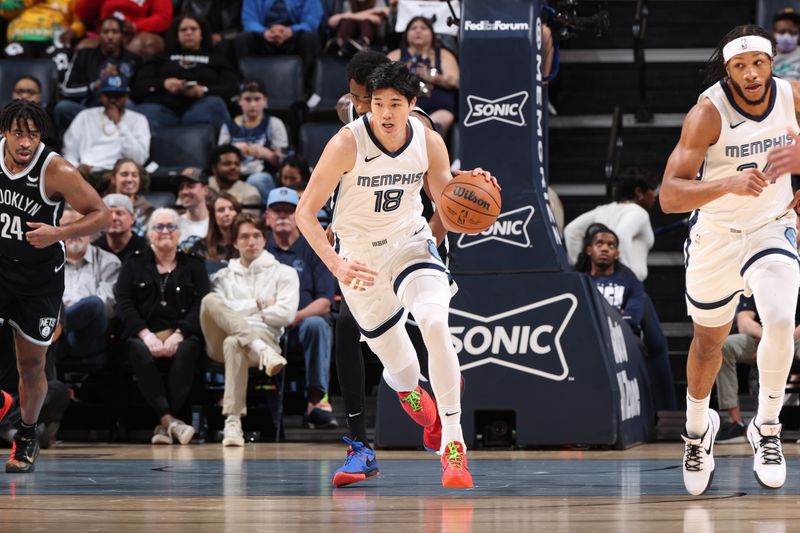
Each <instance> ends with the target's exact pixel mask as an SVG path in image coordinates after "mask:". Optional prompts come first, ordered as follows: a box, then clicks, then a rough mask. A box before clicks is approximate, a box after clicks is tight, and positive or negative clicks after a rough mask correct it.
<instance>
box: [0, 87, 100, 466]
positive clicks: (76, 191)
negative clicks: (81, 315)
mask: <svg viewBox="0 0 800 533" xmlns="http://www.w3.org/2000/svg"><path fill="white" fill-rule="evenodd" d="M51 131H52V126H51V125H50V119H49V118H48V117H47V115H46V114H45V112H44V111H43V110H42V109H41V108H40V107H39V106H38V105H36V104H33V103H30V102H24V101H22V100H15V101H13V102H11V103H10V104H8V105H7V106H6V107H5V108H4V109H3V112H2V115H0V133H2V135H3V139H2V140H0V151H2V154H3V155H2V159H0V323H8V324H10V325H11V326H12V327H13V328H14V342H15V346H16V352H17V368H18V369H19V401H20V411H21V415H22V416H21V423H20V425H19V427H18V431H17V433H16V435H15V436H14V445H13V448H12V450H11V457H10V458H9V459H8V463H6V472H32V471H33V467H34V461H35V460H36V457H37V455H38V454H39V443H38V441H37V438H36V423H37V421H38V419H39V411H40V410H41V408H42V403H43V402H44V397H45V394H46V392H47V379H46V378H45V374H44V364H45V353H46V352H47V347H48V346H49V345H50V341H51V339H52V336H53V331H54V329H55V326H56V323H57V322H58V313H59V308H60V306H61V297H62V295H63V293H64V261H65V255H64V246H63V243H62V242H60V241H63V240H65V239H68V238H71V237H79V236H81V235H91V234H93V233H97V232H98V231H100V230H101V229H103V228H105V227H106V226H108V225H109V224H110V222H111V215H110V213H109V211H108V209H106V207H105V205H104V204H103V201H102V200H101V199H100V197H99V196H98V195H97V193H96V192H95V191H94V189H92V187H91V186H90V185H89V184H88V183H87V182H86V181H85V180H84V179H83V177H82V176H81V174H80V173H79V172H78V171H77V170H76V169H75V167H73V166H72V165H70V164H69V163H68V162H67V161H66V160H65V159H64V158H62V157H61V156H59V155H58V154H56V153H55V152H53V151H52V150H50V148H48V147H47V146H45V145H44V143H43V142H42V138H43V137H46V136H47V135H48V133H49V132H51ZM64 202H67V203H69V204H70V205H71V206H72V207H73V208H75V210H76V211H78V212H79V213H81V214H83V215H84V216H83V217H82V218H81V219H80V220H77V221H75V222H73V223H71V224H68V225H65V226H61V227H59V226H58V220H59V219H60V218H61V212H62V211H63V207H64ZM3 396H5V394H4V395H3ZM5 402H6V403H10V402H9V398H5Z"/></svg>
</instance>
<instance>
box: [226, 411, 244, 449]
mask: <svg viewBox="0 0 800 533" xmlns="http://www.w3.org/2000/svg"><path fill="white" fill-rule="evenodd" d="M222 445H223V446H244V432H243V431H242V421H241V420H239V419H238V418H236V419H231V420H226V421H225V429H224V430H223V432H222Z"/></svg>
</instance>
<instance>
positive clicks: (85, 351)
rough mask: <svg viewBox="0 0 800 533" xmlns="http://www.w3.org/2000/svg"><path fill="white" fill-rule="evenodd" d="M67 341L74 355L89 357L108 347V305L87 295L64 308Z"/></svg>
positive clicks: (95, 297)
mask: <svg viewBox="0 0 800 533" xmlns="http://www.w3.org/2000/svg"><path fill="white" fill-rule="evenodd" d="M64 316H65V319H66V330H67V335H66V337H67V343H68V344H69V347H70V355H71V356H73V357H81V358H83V357H89V356H92V355H97V354H99V353H101V352H102V351H104V350H105V349H106V328H107V326H108V320H107V319H106V305H105V304H104V303H103V300H101V299H100V298H99V297H97V296H87V297H86V298H83V299H81V300H78V301H77V302H75V303H74V304H72V305H70V306H68V307H66V308H65V309H64Z"/></svg>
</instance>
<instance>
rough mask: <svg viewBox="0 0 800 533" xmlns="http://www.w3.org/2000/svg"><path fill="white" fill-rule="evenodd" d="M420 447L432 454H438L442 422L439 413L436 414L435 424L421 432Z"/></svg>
mask: <svg viewBox="0 0 800 533" xmlns="http://www.w3.org/2000/svg"><path fill="white" fill-rule="evenodd" d="M422 446H424V447H425V449H426V450H428V451H429V452H433V453H438V452H439V450H440V449H441V448H442V420H441V419H440V418H439V413H436V422H434V423H433V424H431V425H430V426H428V427H426V428H425V429H424V430H423V431H422Z"/></svg>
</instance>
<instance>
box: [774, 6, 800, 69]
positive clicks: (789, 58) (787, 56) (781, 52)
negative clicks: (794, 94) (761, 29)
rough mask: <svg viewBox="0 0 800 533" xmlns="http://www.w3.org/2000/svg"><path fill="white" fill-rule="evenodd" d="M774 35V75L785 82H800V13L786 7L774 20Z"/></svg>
mask: <svg viewBox="0 0 800 533" xmlns="http://www.w3.org/2000/svg"><path fill="white" fill-rule="evenodd" d="M772 34H773V36H774V37H775V44H776V46H775V48H776V50H777V52H778V53H777V54H776V55H775V63H774V65H773V67H772V73H773V75H775V76H778V77H779V78H783V79H785V80H800V48H798V47H797V36H798V35H800V13H798V12H797V11H795V10H794V9H792V8H791V7H786V8H783V9H781V10H780V11H778V12H777V13H776V14H775V17H774V18H773V19H772Z"/></svg>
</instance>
